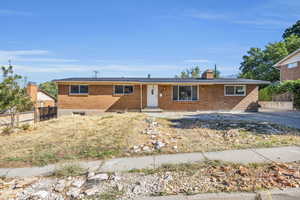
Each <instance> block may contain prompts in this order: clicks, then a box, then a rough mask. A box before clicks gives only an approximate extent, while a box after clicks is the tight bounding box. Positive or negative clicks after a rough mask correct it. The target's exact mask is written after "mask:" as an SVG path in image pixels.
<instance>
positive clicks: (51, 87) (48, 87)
mask: <svg viewBox="0 0 300 200" xmlns="http://www.w3.org/2000/svg"><path fill="white" fill-rule="evenodd" d="M39 88H40V89H41V90H43V91H45V92H47V93H48V94H50V95H51V96H53V97H55V98H56V97H57V93H58V89H57V85H56V84H55V83H54V82H51V81H47V82H44V83H41V84H40V85H39Z"/></svg>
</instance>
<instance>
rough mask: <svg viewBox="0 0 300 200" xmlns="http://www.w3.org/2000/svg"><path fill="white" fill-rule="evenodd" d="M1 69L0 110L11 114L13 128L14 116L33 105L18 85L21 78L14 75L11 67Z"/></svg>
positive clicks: (24, 90)
mask: <svg viewBox="0 0 300 200" xmlns="http://www.w3.org/2000/svg"><path fill="white" fill-rule="evenodd" d="M1 69H2V74H3V81H2V82H0V110H2V111H8V112H9V113H10V114H11V127H13V126H14V122H15V116H16V114H17V113H18V112H22V111H27V110H30V109H31V108H32V105H33V104H32V102H31V99H30V97H29V96H28V95H27V93H26V89H25V88H23V87H21V86H20V84H19V81H20V80H21V79H22V77H21V76H20V75H17V74H14V72H13V68H12V66H9V67H1Z"/></svg>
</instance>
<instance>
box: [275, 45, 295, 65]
mask: <svg viewBox="0 0 300 200" xmlns="http://www.w3.org/2000/svg"><path fill="white" fill-rule="evenodd" d="M299 52H300V48H299V49H297V50H296V51H294V52H293V53H291V54H289V55H287V56H286V57H284V58H283V59H281V60H280V61H278V62H277V63H276V64H275V65H273V66H274V67H276V68H278V67H279V66H280V64H281V63H282V62H284V61H286V60H287V59H289V58H291V57H293V56H294V55H295V54H297V53H299Z"/></svg>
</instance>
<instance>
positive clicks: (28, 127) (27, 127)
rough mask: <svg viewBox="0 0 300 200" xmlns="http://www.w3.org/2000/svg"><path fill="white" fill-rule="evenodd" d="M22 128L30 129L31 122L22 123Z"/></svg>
mask: <svg viewBox="0 0 300 200" xmlns="http://www.w3.org/2000/svg"><path fill="white" fill-rule="evenodd" d="M20 128H21V129H22V130H23V131H27V130H29V129H30V124H22V125H21V126H20Z"/></svg>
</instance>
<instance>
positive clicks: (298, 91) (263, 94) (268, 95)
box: [259, 79, 300, 108]
mask: <svg viewBox="0 0 300 200" xmlns="http://www.w3.org/2000/svg"><path fill="white" fill-rule="evenodd" d="M285 92H289V93H292V94H293V95H294V106H295V107H296V108H300V79H299V80H289V81H285V82H283V83H280V84H273V85H269V86H267V87H265V88H263V89H261V90H260V91H259V100H260V101H271V100H272V96H273V95H275V94H283V93H285Z"/></svg>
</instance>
